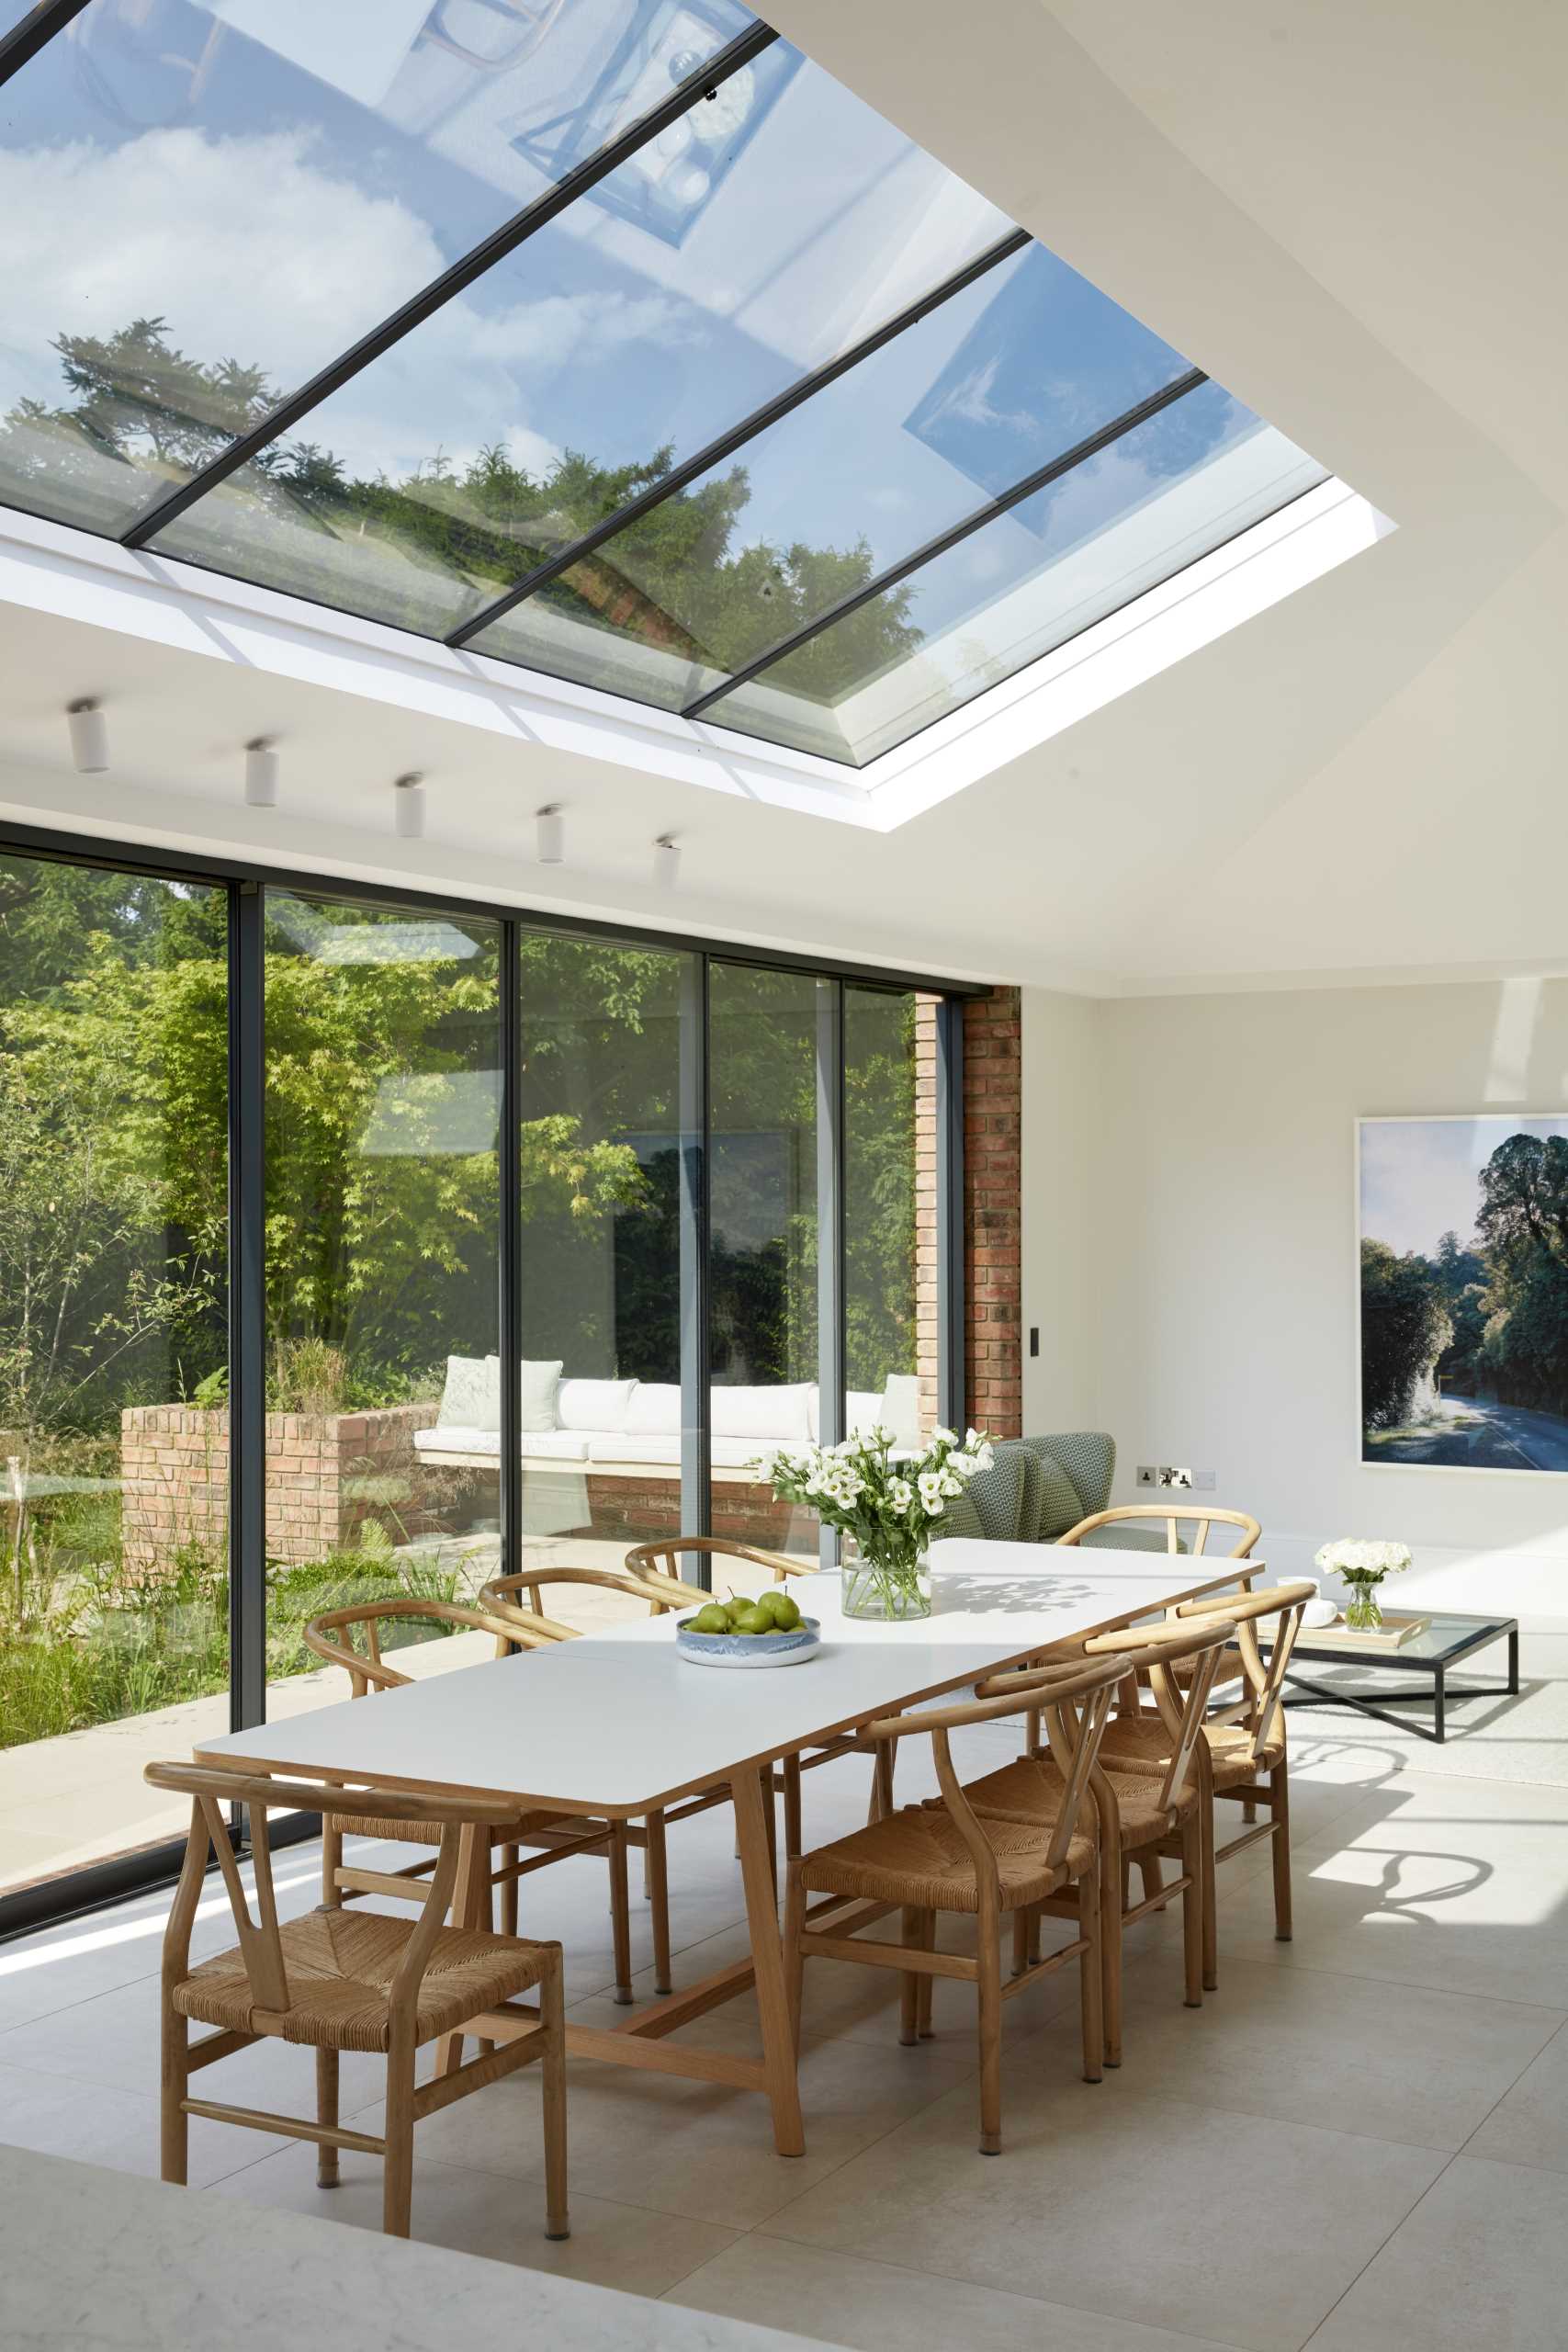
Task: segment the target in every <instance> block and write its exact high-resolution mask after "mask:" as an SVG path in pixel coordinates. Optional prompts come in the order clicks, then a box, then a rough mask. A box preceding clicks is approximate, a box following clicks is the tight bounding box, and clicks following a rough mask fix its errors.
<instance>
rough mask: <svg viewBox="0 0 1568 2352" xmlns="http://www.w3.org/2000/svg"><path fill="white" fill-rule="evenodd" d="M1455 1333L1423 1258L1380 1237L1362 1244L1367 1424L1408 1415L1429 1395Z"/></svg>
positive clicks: (1386, 1424)
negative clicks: (1399, 1251)
mask: <svg viewBox="0 0 1568 2352" xmlns="http://www.w3.org/2000/svg"><path fill="white" fill-rule="evenodd" d="M1452 1336H1453V1325H1452V1324H1451V1322H1450V1319H1449V1313H1448V1309H1447V1307H1446V1306H1445V1305H1444V1302H1443V1295H1442V1292H1441V1291H1440V1289H1439V1288H1438V1283H1437V1281H1436V1279H1435V1277H1434V1275H1433V1272H1432V1269H1431V1267H1430V1265H1429V1264H1428V1263H1427V1260H1426V1259H1425V1258H1423V1257H1422V1256H1421V1255H1420V1254H1419V1252H1417V1251H1415V1250H1412V1251H1410V1252H1409V1253H1408V1254H1407V1255H1405V1256H1404V1257H1400V1256H1398V1255H1396V1254H1395V1252H1394V1251H1393V1250H1391V1249H1390V1248H1389V1247H1388V1245H1387V1243H1386V1242H1383V1241H1363V1242H1362V1244H1361V1412H1362V1418H1363V1419H1364V1421H1365V1423H1366V1426H1367V1428H1368V1429H1370V1430H1380V1429H1389V1428H1393V1427H1395V1426H1397V1425H1398V1424H1400V1423H1403V1422H1404V1421H1407V1420H1409V1419H1411V1417H1412V1415H1413V1414H1414V1413H1415V1412H1416V1409H1417V1408H1418V1406H1419V1405H1420V1404H1421V1403H1422V1402H1423V1401H1425V1400H1426V1399H1427V1398H1429V1396H1430V1393H1431V1383H1432V1378H1433V1374H1434V1369H1435V1366H1436V1364H1437V1361H1438V1357H1439V1355H1441V1353H1442V1351H1443V1350H1444V1349H1445V1348H1446V1347H1447V1346H1448V1344H1449V1341H1450V1339H1451V1338H1452Z"/></svg>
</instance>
